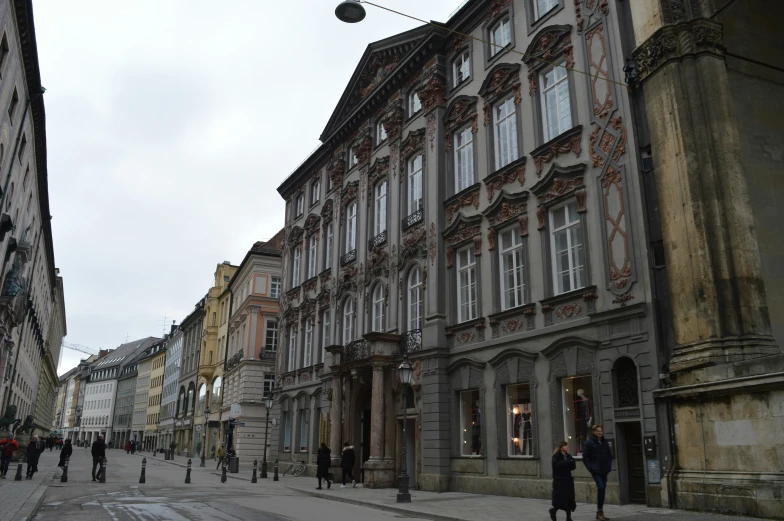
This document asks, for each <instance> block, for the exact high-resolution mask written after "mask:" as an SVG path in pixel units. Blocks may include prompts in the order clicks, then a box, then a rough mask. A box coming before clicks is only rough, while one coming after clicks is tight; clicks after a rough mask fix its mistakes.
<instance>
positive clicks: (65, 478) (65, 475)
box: [60, 456, 71, 483]
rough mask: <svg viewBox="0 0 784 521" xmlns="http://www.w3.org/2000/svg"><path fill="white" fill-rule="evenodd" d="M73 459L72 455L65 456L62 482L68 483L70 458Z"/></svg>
mask: <svg viewBox="0 0 784 521" xmlns="http://www.w3.org/2000/svg"><path fill="white" fill-rule="evenodd" d="M69 459H71V457H70V456H67V457H66V458H65V464H64V465H63V475H62V476H60V483H68V460H69Z"/></svg>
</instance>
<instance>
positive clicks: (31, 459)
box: [26, 436, 46, 479]
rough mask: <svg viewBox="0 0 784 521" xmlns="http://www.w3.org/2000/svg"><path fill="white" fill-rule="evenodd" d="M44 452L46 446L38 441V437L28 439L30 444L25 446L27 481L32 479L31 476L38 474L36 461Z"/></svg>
mask: <svg viewBox="0 0 784 521" xmlns="http://www.w3.org/2000/svg"><path fill="white" fill-rule="evenodd" d="M44 450H46V445H45V444H44V443H43V442H42V441H38V436H33V437H32V438H30V443H28V444H27V476H26V477H27V479H33V474H35V473H36V472H38V460H39V459H40V457H41V453H42V452H43V451H44Z"/></svg>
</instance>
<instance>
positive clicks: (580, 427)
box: [574, 389, 593, 452]
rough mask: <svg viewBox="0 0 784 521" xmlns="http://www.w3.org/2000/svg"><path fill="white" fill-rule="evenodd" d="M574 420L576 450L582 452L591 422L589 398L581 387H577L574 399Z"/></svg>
mask: <svg viewBox="0 0 784 521" xmlns="http://www.w3.org/2000/svg"><path fill="white" fill-rule="evenodd" d="M574 422H575V426H576V427H577V450H578V452H582V450H583V443H585V441H586V440H587V439H588V433H589V432H590V430H591V423H592V422H593V413H592V407H591V400H590V399H589V398H588V397H587V396H585V391H584V390H582V389H577V399H576V400H575V401H574Z"/></svg>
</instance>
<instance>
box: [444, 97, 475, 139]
mask: <svg viewBox="0 0 784 521" xmlns="http://www.w3.org/2000/svg"><path fill="white" fill-rule="evenodd" d="M477 99H478V98H477V97H476V96H457V97H456V98H455V99H454V100H452V102H451V103H450V104H449V106H448V107H447V109H446V112H445V113H444V128H445V129H446V130H447V132H446V151H447V152H450V151H451V150H452V134H453V133H454V131H455V130H457V129H458V128H460V127H462V126H463V125H465V124H466V123H467V122H469V121H470V122H471V132H473V133H474V134H476V133H477V131H478V130H479V126H478V123H477V113H476V103H477Z"/></svg>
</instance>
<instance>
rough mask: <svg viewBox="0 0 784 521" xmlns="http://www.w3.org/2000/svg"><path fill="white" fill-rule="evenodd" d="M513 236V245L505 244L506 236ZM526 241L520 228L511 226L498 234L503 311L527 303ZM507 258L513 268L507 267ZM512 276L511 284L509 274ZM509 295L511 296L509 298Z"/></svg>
mask: <svg viewBox="0 0 784 521" xmlns="http://www.w3.org/2000/svg"><path fill="white" fill-rule="evenodd" d="M507 236H508V237H511V241H512V245H511V246H508V247H506V246H505V237H507ZM523 245H524V241H523V238H522V237H520V233H519V231H518V230H515V229H514V228H509V229H506V230H502V231H501V232H500V233H499V234H498V266H499V271H500V273H499V279H500V283H501V311H506V310H507V309H512V308H516V307H518V306H522V305H524V304H525V251H524V249H523ZM507 259H508V260H509V261H511V268H507V264H506V262H507ZM509 275H511V277H512V284H511V285H509V280H507V278H508V276H509ZM507 297H509V298H507Z"/></svg>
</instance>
